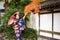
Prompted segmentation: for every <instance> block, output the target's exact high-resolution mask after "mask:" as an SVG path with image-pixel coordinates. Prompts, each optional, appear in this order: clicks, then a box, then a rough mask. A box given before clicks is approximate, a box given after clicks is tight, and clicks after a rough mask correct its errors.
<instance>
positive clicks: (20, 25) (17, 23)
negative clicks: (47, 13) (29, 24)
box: [8, 11, 26, 40]
mask: <svg viewBox="0 0 60 40" xmlns="http://www.w3.org/2000/svg"><path fill="white" fill-rule="evenodd" d="M19 14H20V12H19V11H17V12H16V13H15V14H13V15H12V16H11V17H10V19H9V21H8V25H11V24H12V23H13V24H14V26H13V28H14V31H15V34H16V40H22V31H23V30H24V29H25V28H26V27H25V23H24V19H25V16H24V17H23V18H21V19H19Z"/></svg>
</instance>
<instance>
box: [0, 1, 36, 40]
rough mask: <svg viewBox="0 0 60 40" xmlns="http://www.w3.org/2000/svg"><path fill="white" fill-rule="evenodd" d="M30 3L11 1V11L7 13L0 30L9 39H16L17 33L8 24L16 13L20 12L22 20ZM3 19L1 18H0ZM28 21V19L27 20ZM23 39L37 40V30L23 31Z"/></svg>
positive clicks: (28, 29)
mask: <svg viewBox="0 0 60 40" xmlns="http://www.w3.org/2000/svg"><path fill="white" fill-rule="evenodd" d="M28 3H30V0H11V2H10V4H9V10H8V11H7V12H6V13H5V15H4V17H2V18H4V23H3V25H2V27H1V28H0V29H1V30H2V31H3V32H4V33H6V35H7V38H9V39H15V33H14V30H13V25H10V26H7V22H8V20H9V18H10V16H11V15H12V14H14V13H15V12H16V11H18V10H19V11H20V18H22V17H23V16H24V13H23V10H24V7H25V6H26V5H27V4H28ZM0 19H1V18H0ZM26 19H28V18H26ZM22 37H23V38H24V39H31V40H37V34H36V30H34V29H31V28H26V29H25V30H24V31H23V35H22Z"/></svg>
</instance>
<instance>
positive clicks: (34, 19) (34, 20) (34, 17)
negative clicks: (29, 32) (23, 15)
mask: <svg viewBox="0 0 60 40" xmlns="http://www.w3.org/2000/svg"><path fill="white" fill-rule="evenodd" d="M30 28H33V29H35V30H37V31H38V30H39V17H38V14H33V13H31V14H30Z"/></svg>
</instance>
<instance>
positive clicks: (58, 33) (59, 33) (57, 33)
mask: <svg viewBox="0 0 60 40" xmlns="http://www.w3.org/2000/svg"><path fill="white" fill-rule="evenodd" d="M40 32H46V33H51V34H52V31H48V30H40ZM53 34H56V35H60V32H55V31H53Z"/></svg>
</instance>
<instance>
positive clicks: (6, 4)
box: [5, 0, 8, 12]
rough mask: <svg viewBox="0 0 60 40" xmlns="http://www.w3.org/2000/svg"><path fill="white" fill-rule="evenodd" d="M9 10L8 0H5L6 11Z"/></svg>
mask: <svg viewBox="0 0 60 40" xmlns="http://www.w3.org/2000/svg"><path fill="white" fill-rule="evenodd" d="M7 10H8V0H5V12H6V11H7Z"/></svg>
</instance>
